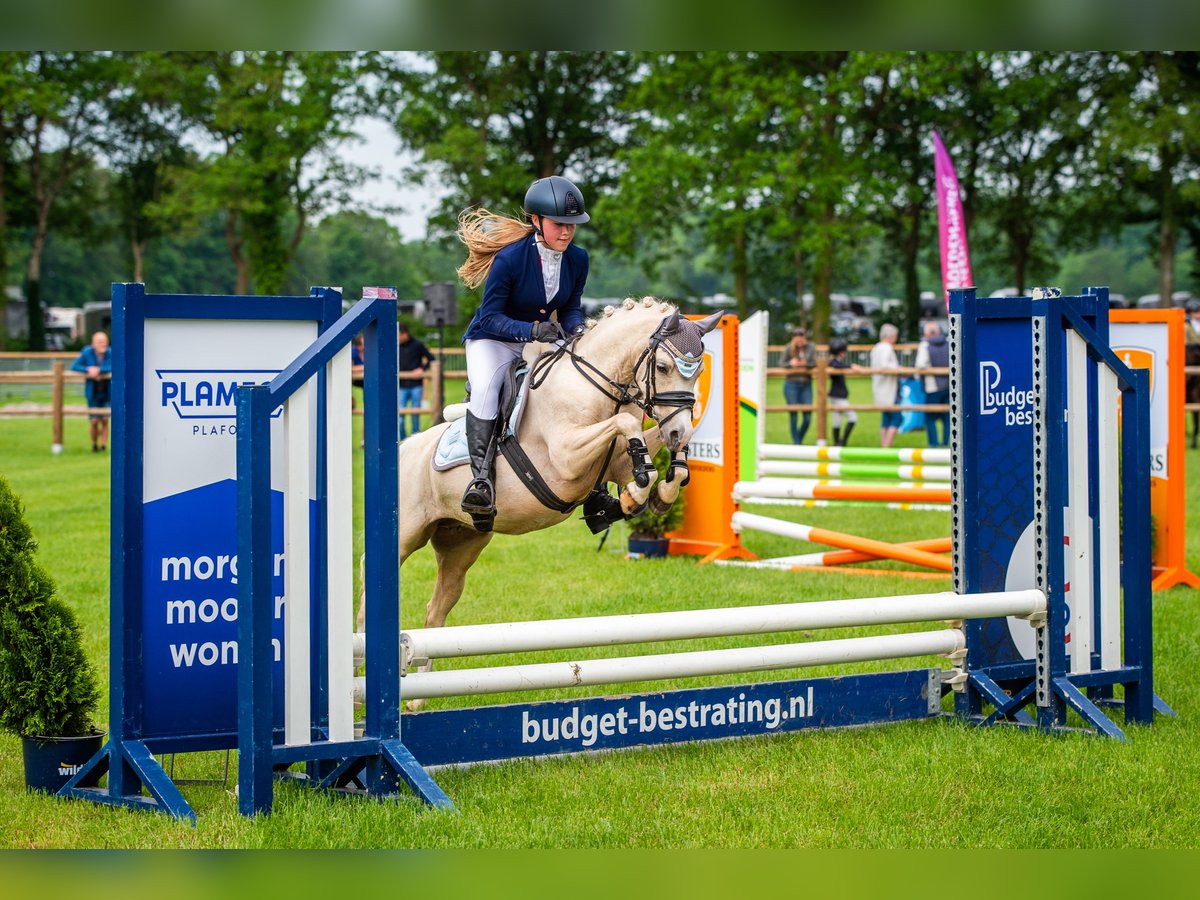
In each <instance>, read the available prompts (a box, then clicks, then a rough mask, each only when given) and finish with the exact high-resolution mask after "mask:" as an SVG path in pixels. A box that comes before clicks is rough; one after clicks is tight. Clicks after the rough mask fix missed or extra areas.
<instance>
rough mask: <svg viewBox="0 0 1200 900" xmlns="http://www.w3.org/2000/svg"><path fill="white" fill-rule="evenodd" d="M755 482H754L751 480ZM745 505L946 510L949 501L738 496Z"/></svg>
mask: <svg viewBox="0 0 1200 900" xmlns="http://www.w3.org/2000/svg"><path fill="white" fill-rule="evenodd" d="M749 483H750V484H753V483H754V482H749ZM737 499H738V502H739V503H741V504H743V505H749V504H755V503H760V504H763V505H765V506H798V507H800V508H801V509H838V508H841V509H866V508H870V509H902V510H914V509H917V510H925V511H927V512H946V511H947V510H949V509H950V504H948V503H898V502H893V503H872V502H871V501H869V500H797V499H793V498H788V497H738V498H737Z"/></svg>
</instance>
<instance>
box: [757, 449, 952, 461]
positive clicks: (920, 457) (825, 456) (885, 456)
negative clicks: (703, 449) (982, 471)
mask: <svg viewBox="0 0 1200 900" xmlns="http://www.w3.org/2000/svg"><path fill="white" fill-rule="evenodd" d="M758 458H759V459H760V460H762V459H804V460H829V461H833V462H878V463H886V462H893V463H941V464H944V465H949V464H950V448H948V447H886V448H884V447H814V446H809V445H807V444H763V445H762V446H760V447H759V450H758Z"/></svg>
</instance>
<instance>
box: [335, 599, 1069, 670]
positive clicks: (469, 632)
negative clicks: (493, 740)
mask: <svg viewBox="0 0 1200 900" xmlns="http://www.w3.org/2000/svg"><path fill="white" fill-rule="evenodd" d="M1045 609H1046V598H1045V596H1044V595H1043V594H1042V592H1041V591H1038V590H1023V591H1003V592H994V593H986V594H973V595H966V596H964V595H960V594H955V593H953V592H952V591H940V592H936V593H928V594H910V595H905V596H900V597H863V598H856V599H852V600H817V601H814V602H811V603H779V604H769V605H763V606H743V607H723V608H720V609H696V610H680V611H678V612H662V613H631V614H629V615H623V616H585V617H579V618H573V619H546V620H544V621H540V622H497V623H493V624H487V625H451V626H449V627H447V628H418V629H414V630H412V631H406V632H404V633H403V634H402V635H401V638H400V642H401V646H402V648H403V651H402V652H404V653H405V654H406V655H407V657H408V658H409V659H448V658H450V657H458V656H483V655H487V654H494V653H522V652H528V651H533V650H566V649H571V648H577V647H604V646H613V645H617V644H639V643H652V642H655V641H679V640H692V639H696V638H710V637H726V636H734V635H746V634H771V633H774V632H782V631H799V630H802V629H810V628H813V629H815V628H848V627H856V626H869V625H897V624H900V623H905V622H934V621H941V620H955V619H974V618H990V617H993V616H1032V615H1035V614H1037V613H1041V612H1044V611H1045ZM355 640H356V653H357V654H358V655H360V656H361V655H362V644H363V636H362V635H361V634H360V635H355Z"/></svg>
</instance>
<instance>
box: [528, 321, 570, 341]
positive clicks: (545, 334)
mask: <svg viewBox="0 0 1200 900" xmlns="http://www.w3.org/2000/svg"><path fill="white" fill-rule="evenodd" d="M562 336H563V333H562V329H561V328H559V327H558V323H557V322H534V323H533V339H534V340H535V341H547V342H549V341H558V340H562Z"/></svg>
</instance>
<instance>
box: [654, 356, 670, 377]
mask: <svg viewBox="0 0 1200 900" xmlns="http://www.w3.org/2000/svg"><path fill="white" fill-rule="evenodd" d="M654 367H655V368H656V369H657V370H658V374H659V375H666V374H667V373H668V372H670V371H671V367H670V366H669V365H667V364H666V363H665V362H663V361H662V360H661V359H660V360H658V362H656V363H655V364H654Z"/></svg>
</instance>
